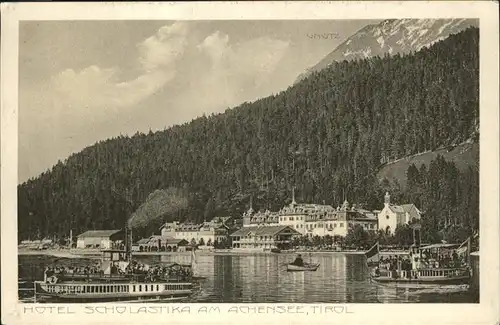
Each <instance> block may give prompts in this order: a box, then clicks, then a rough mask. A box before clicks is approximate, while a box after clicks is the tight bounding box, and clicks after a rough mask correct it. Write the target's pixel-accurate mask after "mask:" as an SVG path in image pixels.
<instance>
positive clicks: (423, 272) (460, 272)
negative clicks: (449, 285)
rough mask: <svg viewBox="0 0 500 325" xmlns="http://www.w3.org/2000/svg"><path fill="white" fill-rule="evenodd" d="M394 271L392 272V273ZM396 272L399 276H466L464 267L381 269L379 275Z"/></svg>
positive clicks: (417, 277)
mask: <svg viewBox="0 0 500 325" xmlns="http://www.w3.org/2000/svg"><path fill="white" fill-rule="evenodd" d="M393 272H394V273H393ZM393 274H396V275H397V276H398V277H400V278H412V279H419V278H452V277H460V276H467V275H468V274H469V273H468V270H467V269H466V268H452V269H444V268H443V269H418V270H394V271H386V270H384V271H382V272H381V274H380V275H381V276H387V277H390V276H391V275H393Z"/></svg>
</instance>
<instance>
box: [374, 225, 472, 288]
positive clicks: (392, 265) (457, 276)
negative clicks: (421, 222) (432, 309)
mask: <svg viewBox="0 0 500 325" xmlns="http://www.w3.org/2000/svg"><path fill="white" fill-rule="evenodd" d="M419 242H420V241H419V240H415V233H414V244H413V245H412V246H411V248H410V250H409V252H408V255H407V256H405V257H401V256H398V257H394V258H390V257H389V258H386V259H385V260H384V259H380V258H379V245H378V243H377V244H375V245H374V246H373V247H372V248H371V249H370V250H369V251H368V252H367V253H366V256H367V262H368V263H367V264H368V266H369V267H370V266H371V267H372V268H371V270H370V279H371V280H372V281H373V282H375V283H379V284H384V285H391V286H398V287H408V288H422V287H436V286H438V287H441V286H450V285H454V286H456V285H464V286H468V285H469V282H470V280H471V275H472V274H471V273H472V272H471V268H470V250H471V248H470V238H469V239H467V240H466V241H465V242H464V243H462V244H460V245H459V244H446V243H441V244H433V245H425V246H420V245H419ZM374 259H376V260H374Z"/></svg>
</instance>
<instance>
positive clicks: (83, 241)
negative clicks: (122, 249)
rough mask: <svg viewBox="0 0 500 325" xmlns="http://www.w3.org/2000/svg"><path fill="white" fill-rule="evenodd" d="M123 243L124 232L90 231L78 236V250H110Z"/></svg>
mask: <svg viewBox="0 0 500 325" xmlns="http://www.w3.org/2000/svg"><path fill="white" fill-rule="evenodd" d="M123 241H124V232H123V230H89V231H86V232H84V233H83V234H80V235H78V237H77V240H76V248H100V249H110V248H113V247H114V246H116V245H120V244H122V243H123Z"/></svg>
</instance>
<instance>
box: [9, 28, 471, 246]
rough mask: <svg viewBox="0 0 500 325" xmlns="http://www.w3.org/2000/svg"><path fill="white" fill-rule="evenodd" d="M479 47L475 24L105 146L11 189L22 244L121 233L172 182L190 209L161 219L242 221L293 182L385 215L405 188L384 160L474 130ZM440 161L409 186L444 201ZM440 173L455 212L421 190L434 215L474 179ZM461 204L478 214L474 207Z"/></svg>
mask: <svg viewBox="0 0 500 325" xmlns="http://www.w3.org/2000/svg"><path fill="white" fill-rule="evenodd" d="M478 45H479V30H478V29H476V28H470V29H467V30H466V31H464V32H462V33H460V34H457V35H452V36H450V37H449V38H447V39H446V40H444V41H441V42H439V43H436V44H435V45H433V46H432V47H430V48H428V49H427V48H425V49H423V50H421V51H419V52H417V53H412V54H410V55H405V56H400V55H395V56H392V57H389V56H386V57H384V58H378V57H376V58H370V59H366V60H357V61H353V62H347V61H344V62H339V63H334V64H333V65H331V66H329V67H328V68H327V69H325V70H322V71H320V72H316V73H314V74H312V75H311V76H309V77H308V78H306V79H304V80H303V81H301V82H300V83H297V84H295V85H293V86H291V87H290V88H289V89H287V90H286V91H284V92H282V93H279V94H277V95H274V96H270V97H267V98H263V99H260V100H258V101H256V102H253V103H244V104H242V105H240V106H238V107H236V108H234V109H231V110H227V111H226V112H225V113H223V114H219V115H214V116H209V117H206V116H204V117H201V118H198V119H196V120H193V121H191V122H190V123H187V124H185V125H182V126H175V127H172V128H169V129H167V130H164V131H161V132H156V133H152V132H150V133H149V134H136V135H135V136H133V137H125V136H120V137H117V138H114V139H109V140H106V141H102V142H99V143H97V144H95V145H93V146H91V147H88V148H86V149H84V150H82V151H81V152H80V153H77V154H75V155H72V156H71V157H69V158H68V159H67V160H66V161H65V162H60V163H58V164H57V165H55V166H54V167H53V168H52V170H51V171H48V172H46V173H43V174H42V175H40V176H39V177H37V178H36V179H32V180H29V181H27V182H26V183H24V184H21V185H19V187H18V205H19V217H18V218H19V238H20V239H22V238H26V237H28V236H32V237H33V236H44V235H52V234H54V233H55V234H63V233H64V234H67V233H68V232H69V229H70V227H71V228H72V229H73V231H74V232H76V233H79V232H81V231H83V230H86V229H89V228H98V229H111V228H121V227H122V226H123V225H124V224H125V222H126V220H127V219H128V218H129V217H130V215H131V214H132V212H134V211H135V210H136V209H137V208H138V207H139V206H140V205H141V204H142V203H143V202H144V201H145V200H146V198H147V197H148V195H149V194H150V193H152V192H153V191H155V190H157V189H166V188H170V187H175V188H179V189H181V190H182V191H185V192H187V193H189V195H188V208H186V209H185V210H184V211H183V212H182V213H179V214H177V215H174V216H172V215H169V216H166V217H168V218H182V219H186V218H187V219H192V220H197V221H200V220H203V219H204V218H206V219H210V218H212V217H213V216H214V215H215V214H223V215H233V216H239V215H241V212H242V211H243V209H245V208H246V207H247V205H248V199H249V196H250V195H253V196H254V200H253V202H254V207H256V208H261V209H262V208H266V207H269V208H271V209H276V208H279V207H281V206H282V205H283V204H285V203H287V202H289V200H290V196H291V195H290V193H291V188H292V187H293V186H295V187H296V197H297V200H298V201H308V202H317V203H323V202H325V203H327V204H335V205H337V204H339V202H340V201H341V200H342V198H343V196H344V195H345V196H347V197H348V199H349V201H350V202H358V203H365V204H366V207H367V208H381V206H382V202H383V201H382V197H383V191H384V190H385V188H387V187H391V188H393V189H394V191H399V190H398V189H397V185H395V184H393V183H391V182H389V183H390V184H387V182H386V184H382V185H380V186H379V184H378V182H377V179H376V175H377V170H378V169H379V167H380V166H381V164H383V163H385V162H388V161H390V160H393V159H397V158H401V157H404V156H407V155H411V154H416V153H419V152H424V151H428V150H433V149H435V148H438V147H440V146H442V145H450V144H458V143H461V142H463V141H465V140H467V139H469V138H471V136H474V135H477V132H478V124H479V101H478V99H479V76H478V74H479V52H478ZM165 109H168V107H166V108H165ZM166 123H167V122H166ZM439 161H440V160H439V159H438V163H435V164H438V165H439V166H438V167H435V168H434V169H433V168H429V173H431V170H433V172H432V173H431V174H427V173H425V172H424V171H423V172H422V173H421V174H419V175H423V174H425V175H430V176H429V177H430V178H422V179H423V180H422V181H421V183H418V182H416V183H415V182H409V184H408V186H409V187H410V188H412V187H411V186H417V188H418V189H419V190H420V191H426V190H427V189H431V188H432V189H433V190H435V191H437V192H438V194H439V189H441V188H442V187H441V185H443V184H444V182H445V180H444V179H443V180H442V181H441V183H443V184H441V183H439V182H440V181H439V179H440V177H441V176H440V175H441V174H440V170H443V168H445V167H442V166H445V164H444V162H442V161H441V162H439ZM436 166H437V165H436ZM446 166H447V167H446V168H445V169H446V170H448V171H449V174H450V175H451V176H450V178H449V179H452V178H453V179H454V180H455V183H453V182H452V181H449V184H448V183H446V184H448V185H449V186H455V187H454V188H453V191H451V190H450V191H449V195H448V194H446V195H448V196H450V198H449V199H450V204H452V205H450V206H446V207H445V206H442V205H440V204H434V203H435V201H434V200H435V197H434V198H432V197H430V198H428V197H427V195H430V194H429V193H422V195H424V196H425V197H427V198H428V199H427V200H423V202H421V203H420V204H422V205H424V208H423V209H424V210H427V211H428V213H431V214H432V217H434V218H441V216H442V215H443V214H446V215H448V211H444V210H443V209H445V208H446V209H451V208H455V209H462V208H464V206H463V204H465V203H464V202H459V201H458V200H460V199H461V198H463V196H457V195H459V194H458V193H463V191H465V189H463V190H461V191H462V192H460V191H459V188H460V184H462V183H461V182H459V179H462V178H463V177H469V178H470V180H471V181H477V178H478V171H477V170H474V169H470V170H468V171H466V172H465V174H460V173H459V172H458V171H457V170H456V169H454V166H451V165H450V166H448V165H446ZM446 175H448V174H446ZM433 177H435V179H434V178H433ZM443 177H444V176H443ZM424 180H425V181H424ZM422 182H423V183H422ZM436 182H437V183H436ZM452 183H453V184H455V185H453V184H452ZM415 184H416V185H415ZM419 184H420V185H419ZM467 184H468V183H467ZM467 184H462V186H463V187H465V186H466V185H467ZM470 184H472V185H471V186H473V185H474V184H476V185H478V184H477V183H470ZM424 185H425V186H424ZM448 185H447V186H448ZM418 186H420V187H418ZM468 190H471V191H472V190H473V189H468ZM400 192H401V194H400V196H401V199H405V198H406V197H408V195H410V198H411V195H412V193H414V192H406V193H405V192H404V189H401V191H400ZM452 192H453V194H452ZM433 194H434V195H436V193H434V192H433ZM398 195H399V194H397V195H396V197H397V196H398ZM442 195H445V194H442ZM451 196H453V198H451ZM439 197H441V194H439ZM469 197H470V199H471V200H475V196H474V195H469ZM477 200H478V198H477ZM443 202H444V201H443ZM415 203H417V202H415ZM465 208H466V209H469V210H470V211H469V210H467V211H469V212H470V213H472V214H474V215H477V214H478V210H477V209H476V205H475V203H474V202H473V203H471V204H469V205H467V206H465ZM475 209H476V210H475ZM450 213H451V212H450ZM468 218H471V217H470V216H469V217H468ZM429 220H430V219H429ZM440 220H441V219H439V220H435V222H436V223H439V222H440ZM154 226H157V225H154ZM151 229H152V228H151ZM151 229H148V230H147V231H151ZM148 234H150V233H148Z"/></svg>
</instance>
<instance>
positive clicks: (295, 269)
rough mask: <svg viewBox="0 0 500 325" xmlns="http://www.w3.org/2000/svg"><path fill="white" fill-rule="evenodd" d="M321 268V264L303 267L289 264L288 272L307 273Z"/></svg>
mask: <svg viewBox="0 0 500 325" xmlns="http://www.w3.org/2000/svg"><path fill="white" fill-rule="evenodd" d="M318 268H319V264H304V265H303V266H298V265H294V264H287V271H288V272H305V271H316V270H317V269H318Z"/></svg>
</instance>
